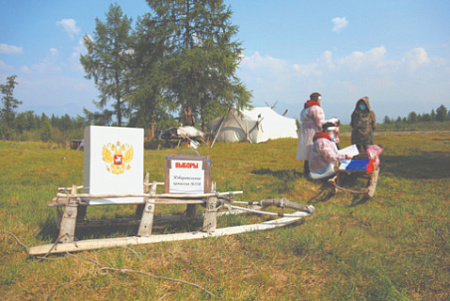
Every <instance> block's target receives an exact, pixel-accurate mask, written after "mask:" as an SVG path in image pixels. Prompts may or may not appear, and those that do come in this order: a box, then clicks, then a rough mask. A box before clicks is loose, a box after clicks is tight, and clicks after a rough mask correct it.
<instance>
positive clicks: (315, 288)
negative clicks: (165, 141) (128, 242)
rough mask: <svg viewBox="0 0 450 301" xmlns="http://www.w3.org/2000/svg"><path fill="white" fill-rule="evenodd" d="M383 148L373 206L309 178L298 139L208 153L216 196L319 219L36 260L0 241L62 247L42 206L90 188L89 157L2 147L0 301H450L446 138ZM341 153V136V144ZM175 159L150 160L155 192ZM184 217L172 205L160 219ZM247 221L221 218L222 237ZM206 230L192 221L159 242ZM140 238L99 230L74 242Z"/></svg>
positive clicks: (102, 211)
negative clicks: (309, 210)
mask: <svg viewBox="0 0 450 301" xmlns="http://www.w3.org/2000/svg"><path fill="white" fill-rule="evenodd" d="M375 142H376V143H377V144H382V145H384V146H385V151H384V153H383V154H382V156H381V172H380V178H379V181H378V186H377V191H376V193H375V196H374V197H373V198H372V199H369V200H367V199H365V198H362V197H360V196H355V195H352V194H350V193H346V192H339V193H338V194H336V195H332V194H330V193H329V191H330V190H329V189H328V186H327V185H326V184H324V183H322V182H311V181H308V180H306V179H305V178H304V177H303V176H302V172H303V162H298V161H295V154H296V146H297V141H296V140H294V139H282V140H276V141H269V142H268V143H262V144H258V145H256V144H248V143H235V144H225V143H216V144H215V145H214V148H212V149H211V148H207V147H201V148H199V150H198V151H199V152H200V153H201V154H202V155H205V156H206V155H208V156H210V157H211V160H212V168H213V171H212V179H213V180H214V181H216V182H217V190H218V191H230V190H243V191H244V194H243V196H242V197H241V199H242V200H245V201H259V200H261V199H267V198H280V197H286V198H288V199H289V200H291V201H293V202H297V203H301V204H309V205H313V206H315V207H316V214H315V216H314V217H310V218H305V219H303V220H302V221H301V222H297V223H294V224H293V225H291V226H289V227H286V228H280V229H275V230H269V231H260V232H252V233H245V234H239V235H235V236H227V237H220V238H208V239H204V240H198V241H180V242H173V243H161V244H155V245H144V246H134V247H132V248H116V249H106V250H97V251H89V252H81V253H77V254H63V255H53V256H48V257H47V259H40V258H35V257H29V256H28V255H27V253H26V252H25V251H24V248H23V247H22V246H20V245H19V244H18V243H17V242H16V241H15V240H14V238H13V237H12V236H11V235H9V234H7V233H6V232H5V231H8V232H11V233H13V234H15V235H16V236H17V237H18V238H19V239H20V241H21V242H22V243H23V244H24V245H26V246H36V245H41V244H49V243H52V242H54V241H55V240H56V236H57V235H58V231H57V229H56V221H55V216H56V214H55V210H54V208H47V207H46V205H45V203H46V202H47V201H50V200H51V199H52V198H53V197H54V195H55V194H56V189H57V188H58V187H68V186H70V185H72V184H77V185H81V184H82V182H83V153H82V152H80V151H73V150H70V149H68V148H67V149H64V148H54V147H53V146H52V145H51V144H48V143H37V142H0V155H1V157H2V163H1V164H0V231H2V232H0V300H427V301H428V300H449V299H450V235H449V234H450V223H449V220H450V172H449V170H450V133H449V132H445V133H426V134H420V133H411V134H408V135H404V134H394V133H380V134H379V135H377V136H376V141H375ZM347 145H349V137H348V136H345V135H344V136H343V137H341V146H347ZM177 152H178V150H175V149H164V150H146V151H145V170H146V171H149V172H150V174H151V180H157V181H163V177H164V160H165V156H166V155H168V154H176V153H177ZM91 209H92V210H91ZM184 209H185V208H182V207H179V206H178V207H177V206H170V207H168V206H166V207H164V208H157V210H156V214H168V213H170V214H174V213H181V212H183V210H184ZM134 210H135V208H134V207H132V206H106V207H101V208H89V210H88V214H87V217H88V218H89V219H97V218H115V217H123V216H132V215H133V213H134ZM253 220H254V217H249V218H245V217H232V218H221V219H219V226H228V225H236V224H245V223H247V222H253ZM200 227H201V221H200V222H199V221H193V222H192V223H177V224H175V225H170V226H168V228H167V227H162V226H159V227H156V228H155V231H156V232H159V233H167V232H169V231H180V232H181V231H183V232H184V231H188V230H191V231H192V230H196V229H198V228H200ZM134 231H136V228H133V227H128V228H118V227H117V228H108V229H104V228H92V229H88V230H84V231H77V233H76V236H77V237H78V238H80V239H86V238H90V237H98V238H105V237H121V236H124V235H133V234H134V233H135V232H134ZM99 264H102V266H103V267H109V268H112V269H118V270H107V269H106V270H105V269H103V270H102V269H101V266H100V265H99ZM120 270H122V272H121V271H120ZM129 270H134V271H139V272H140V273H135V272H127V271H129ZM151 275H153V276H159V277H166V278H172V279H178V280H182V281H187V282H190V283H195V284H196V285H199V286H201V287H202V288H204V289H205V290H203V289H201V288H198V287H194V286H192V285H189V284H186V283H180V282H175V281H171V280H165V279H161V278H157V277H152V276H151ZM210 293H211V294H213V295H210Z"/></svg>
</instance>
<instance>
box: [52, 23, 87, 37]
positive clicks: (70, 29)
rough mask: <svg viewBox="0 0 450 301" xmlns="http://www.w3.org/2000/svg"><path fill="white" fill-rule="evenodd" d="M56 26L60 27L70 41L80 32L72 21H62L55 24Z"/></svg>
mask: <svg viewBox="0 0 450 301" xmlns="http://www.w3.org/2000/svg"><path fill="white" fill-rule="evenodd" d="M56 25H58V26H62V28H63V30H64V31H65V32H67V33H68V34H69V37H70V38H71V39H72V38H73V37H74V36H75V35H78V34H79V33H80V32H81V28H80V27H78V26H77V23H76V21H75V20H74V19H62V20H61V21H58V22H56Z"/></svg>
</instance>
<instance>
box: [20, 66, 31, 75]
mask: <svg viewBox="0 0 450 301" xmlns="http://www.w3.org/2000/svg"><path fill="white" fill-rule="evenodd" d="M20 72H21V73H23V74H31V73H33V72H32V71H31V69H30V68H28V66H22V67H20Z"/></svg>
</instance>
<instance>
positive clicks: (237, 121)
mask: <svg viewBox="0 0 450 301" xmlns="http://www.w3.org/2000/svg"><path fill="white" fill-rule="evenodd" d="M231 116H233V118H234V120H236V122H237V124H238V125H239V127H240V128H241V130H242V131H243V132H244V134H245V133H246V131H245V130H244V128H243V127H242V125H241V124H240V123H239V120H238V119H237V118H236V116H234V114H231ZM247 140H248V141H249V142H250V143H253V141H252V140H251V139H250V137H248V139H247Z"/></svg>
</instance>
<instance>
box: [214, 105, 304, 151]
mask: <svg viewBox="0 0 450 301" xmlns="http://www.w3.org/2000/svg"><path fill="white" fill-rule="evenodd" d="M210 129H211V130H213V131H215V132H216V140H218V141H229V142H236V141H246V140H248V141H250V142H252V143H260V142H265V141H267V140H269V139H279V138H297V137H298V135H297V124H296V122H295V119H294V118H288V117H284V116H282V115H280V114H278V113H277V112H275V111H274V110H272V108H269V107H257V108H253V109H251V110H243V111H242V116H239V114H238V113H237V111H236V109H234V108H231V109H230V110H229V112H228V114H227V115H225V116H224V117H219V118H216V119H214V120H213V121H212V123H211V125H210Z"/></svg>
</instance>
